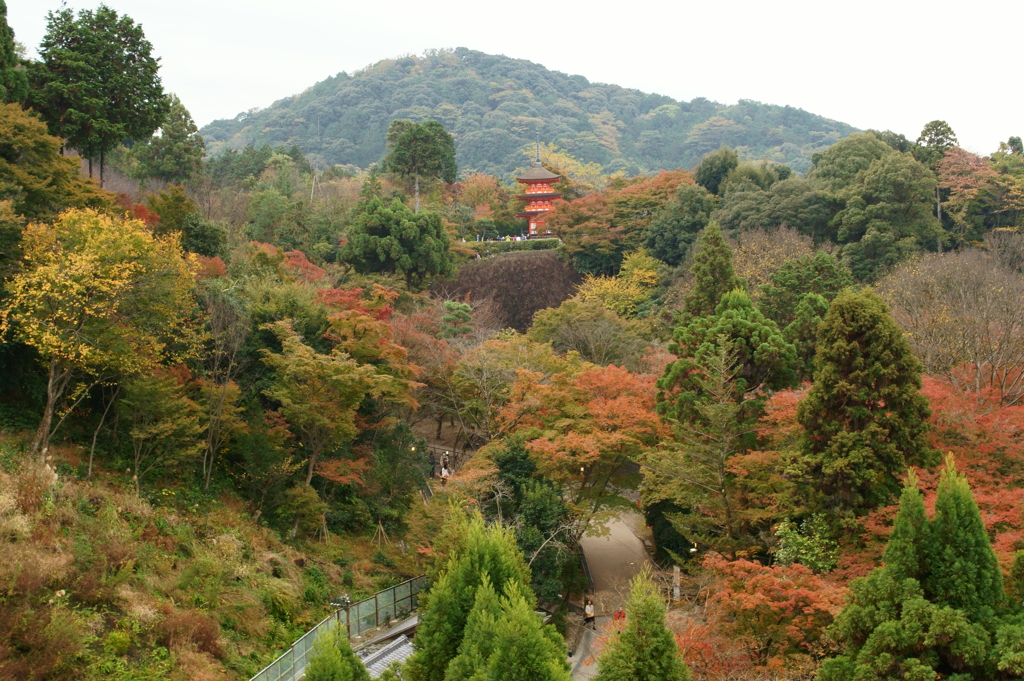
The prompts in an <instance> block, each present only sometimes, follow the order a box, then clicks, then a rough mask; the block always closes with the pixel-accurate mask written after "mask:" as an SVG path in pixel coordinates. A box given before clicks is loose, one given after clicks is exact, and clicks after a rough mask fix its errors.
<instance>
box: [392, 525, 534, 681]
mask: <svg viewBox="0 0 1024 681" xmlns="http://www.w3.org/2000/svg"><path fill="white" fill-rule="evenodd" d="M453 544H454V546H453V547H452V548H453V551H452V552H451V554H450V556H449V558H448V560H447V563H446V566H445V569H444V571H443V572H441V574H440V575H439V576H438V578H437V580H436V581H435V582H434V584H433V586H432V587H431V588H430V591H429V592H428V593H427V594H426V596H425V598H424V601H425V602H424V605H423V611H422V614H421V615H420V625H419V630H418V631H417V633H416V638H415V640H414V643H413V645H414V646H415V648H416V653H415V654H414V655H413V656H412V657H411V658H410V659H409V662H408V664H407V666H406V673H407V675H408V677H409V678H410V679H412V680H413V681H443V680H444V678H445V673H446V671H447V669H448V666H449V662H450V661H451V660H452V658H453V657H455V656H456V654H457V653H458V651H459V649H460V646H461V645H462V642H463V640H464V638H465V636H464V634H465V629H466V623H467V620H468V618H469V614H470V612H471V610H472V609H473V606H474V605H475V604H476V602H477V596H476V594H477V591H478V590H479V588H480V586H481V585H482V584H483V583H484V577H485V576H486V578H487V580H488V582H489V583H490V584H491V585H492V586H493V588H494V591H495V593H497V594H498V595H511V594H513V593H516V592H518V594H520V595H522V597H523V598H526V599H527V602H528V607H529V608H530V609H531V610H532V609H533V607H534V606H535V602H534V601H533V598H532V596H533V594H532V592H531V591H530V590H529V586H528V585H529V582H530V570H529V568H528V567H527V566H526V563H525V562H524V561H523V556H522V554H521V553H520V552H519V549H518V547H517V546H516V541H515V537H514V536H513V534H512V532H511V530H509V529H507V528H504V527H502V526H500V525H493V526H490V527H487V526H485V525H484V523H483V520H482V519H481V518H480V517H479V516H477V517H475V518H472V519H470V521H469V523H468V524H467V525H466V527H465V534H464V536H463V537H462V538H459V540H458V541H457V542H453ZM513 584H515V585H516V586H513Z"/></svg>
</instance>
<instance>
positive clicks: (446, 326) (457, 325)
mask: <svg viewBox="0 0 1024 681" xmlns="http://www.w3.org/2000/svg"><path fill="white" fill-rule="evenodd" d="M472 309H473V308H471V307H470V306H469V305H468V304H467V303H460V302H458V301H457V300H446V301H444V310H445V314H444V315H442V316H441V331H440V333H439V334H438V335H439V336H440V337H441V338H455V337H456V336H464V335H466V334H467V333H472V332H473V327H472V326H470V324H469V323H470V322H471V321H472V320H473V316H472V315H471V314H470V312H472Z"/></svg>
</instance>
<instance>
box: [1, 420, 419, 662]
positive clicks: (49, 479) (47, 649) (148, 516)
mask: <svg viewBox="0 0 1024 681" xmlns="http://www.w3.org/2000/svg"><path fill="white" fill-rule="evenodd" d="M0 440H3V442H4V446H5V447H12V448H14V449H15V450H17V449H18V445H17V444H16V443H14V442H13V441H11V440H8V439H6V438H3V437H2V436H0ZM51 455H52V456H53V457H54V460H55V461H57V462H58V464H59V467H60V468H61V469H62V470H64V469H67V470H71V469H72V468H71V467H68V466H67V465H66V463H65V462H66V460H70V461H75V460H76V459H77V458H78V456H80V453H79V452H78V451H77V449H76V448H74V447H69V446H65V445H60V446H56V447H53V448H51ZM21 461H25V454H24V452H19V457H18V460H17V461H14V462H12V463H10V464H5V465H6V466H7V468H6V470H4V471H0V549H2V550H0V678H37V679H94V678H101V677H102V678H106V679H112V680H117V681H128V680H129V679H131V680H132V681H136V680H138V679H153V680H154V681H156V679H172V680H175V681H185V679H188V680H189V681H194V680H196V679H218V678H219V679H224V678H248V677H249V676H251V675H252V674H253V673H255V672H256V671H258V670H259V669H260V668H261V667H262V666H263V665H264V664H266V663H267V662H269V661H270V659H271V658H273V657H275V656H276V655H278V654H279V653H280V652H281V651H282V650H283V649H284V648H286V647H287V646H288V645H289V644H290V643H291V642H292V641H293V640H295V639H296V638H298V636H300V635H301V634H302V633H304V632H305V631H306V630H307V629H308V628H309V627H310V626H312V625H313V624H315V623H316V622H317V621H319V620H320V619H321V618H322V617H323V616H324V615H326V613H327V612H328V610H329V606H328V604H327V598H328V595H329V594H333V593H334V592H335V591H338V592H341V591H347V592H349V593H352V594H353V595H354V596H356V597H358V595H360V594H368V593H371V592H373V591H375V590H377V589H378V588H381V587H382V586H384V585H386V584H389V583H393V582H394V580H395V579H401V578H402V576H405V575H409V574H415V573H416V572H417V568H416V567H415V565H414V562H415V559H414V558H412V557H410V556H407V555H404V554H402V553H401V552H399V551H397V550H395V549H393V548H389V547H384V548H382V549H378V548H377V547H376V546H375V545H372V544H371V543H370V542H369V540H368V539H351V540H347V541H346V542H342V541H341V540H339V539H337V538H332V540H331V541H330V542H328V543H327V544H323V543H316V544H312V545H309V547H308V549H309V550H308V551H307V550H305V548H306V547H305V545H302V547H289V546H285V545H283V544H282V543H281V542H280V540H279V539H278V538H277V537H276V536H275V535H274V534H273V533H272V532H271V531H268V530H267V529H265V528H262V527H259V526H257V525H254V524H253V523H251V522H250V521H249V520H248V519H247V518H246V517H245V516H244V515H242V514H241V512H240V511H239V510H236V509H239V508H242V507H243V505H242V504H241V503H240V502H237V501H233V500H231V499H230V498H226V499H225V501H226V502H227V503H225V502H222V501H207V502H206V504H205V506H204V507H203V508H202V509H201V510H200V509H194V508H191V505H178V503H177V502H176V501H175V499H176V498H177V497H178V496H188V495H184V494H182V495H178V494H173V495H159V494H157V495H155V497H156V499H155V500H154V502H149V501H146V500H145V499H143V498H140V497H138V496H137V495H136V494H135V493H134V491H133V490H131V488H130V486H129V487H127V488H122V487H121V486H120V485H117V484H112V483H113V481H112V480H110V478H109V477H108V474H107V473H105V472H103V471H98V472H97V475H98V477H99V479H98V480H96V481H94V482H85V481H80V480H77V479H75V478H74V476H73V475H70V474H69V475H57V474H55V473H53V472H52V471H50V470H48V469H39V468H38V467H37V466H36V465H34V463H31V464H30V463H28V462H26V463H25V464H24V465H22V463H20V462H21ZM40 471H42V472H40ZM364 545H365V546H364ZM371 547H372V549H373V550H376V551H378V552H380V551H383V552H384V553H385V554H387V562H388V563H390V564H392V565H394V566H395V568H394V570H392V569H388V568H385V567H383V566H382V565H379V564H375V563H371V561H370V560H369V557H370V556H371V555H372V554H373V550H371ZM341 556H344V557H345V559H344V560H341V559H340V557H341ZM361 557H362V558H365V560H361V559H360V558H361ZM335 560H338V562H339V563H351V564H352V565H350V566H349V567H347V568H342V567H341V566H340V565H339V564H336V563H335ZM396 573H398V575H399V576H397V577H396V576H395V574H396ZM314 587H315V588H314ZM222 669H223V670H224V671H221V670H222ZM225 671H226V672H227V676H225V673H224V672H225Z"/></svg>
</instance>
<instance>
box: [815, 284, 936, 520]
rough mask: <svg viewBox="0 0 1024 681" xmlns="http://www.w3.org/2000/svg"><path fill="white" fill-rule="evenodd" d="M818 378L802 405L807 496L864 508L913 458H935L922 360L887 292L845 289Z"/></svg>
mask: <svg viewBox="0 0 1024 681" xmlns="http://www.w3.org/2000/svg"><path fill="white" fill-rule="evenodd" d="M815 367H816V369H815V373H814V385H813V386H812V388H811V390H810V391H809V392H808V394H807V397H805V398H804V399H803V400H802V401H801V402H800V405H799V407H798V409H797V419H798V420H799V422H800V424H801V425H802V426H803V427H804V430H805V432H806V439H805V443H804V447H803V457H802V461H801V462H800V463H801V464H802V465H803V466H805V475H804V477H805V483H806V485H807V491H808V496H809V497H811V498H812V500H813V501H814V503H817V504H818V505H819V506H823V507H827V508H832V509H834V510H843V511H855V512H858V511H863V510H866V509H868V508H873V507H874V506H877V505H878V504H880V503H884V502H886V501H887V500H889V499H890V498H891V497H892V495H893V494H895V492H896V491H897V490H898V489H899V483H898V481H897V478H896V476H897V474H898V473H899V471H902V470H903V469H904V468H905V467H906V466H907V465H908V464H919V465H922V464H931V463H933V462H934V460H935V452H934V450H932V449H931V448H930V447H929V446H928V444H927V442H926V440H925V433H926V432H927V429H928V424H927V419H928V417H929V415H930V413H931V412H930V410H929V408H928V400H927V399H926V398H925V397H924V396H923V395H922V394H921V392H920V390H921V363H920V362H919V361H918V360H917V358H916V357H914V355H913V353H912V352H911V351H910V345H909V344H908V342H907V340H906V338H905V337H904V335H903V333H902V331H901V330H900V328H899V326H897V324H896V322H894V321H893V319H892V318H891V317H890V316H889V310H888V308H886V306H885V303H883V302H882V300H881V298H879V297H878V296H877V295H875V294H874V293H873V292H872V291H870V290H864V291H852V290H846V291H843V292H842V293H840V294H839V295H838V296H837V297H836V299H835V300H834V301H833V302H832V305H831V307H830V308H829V311H828V314H826V315H825V319H824V321H822V324H821V327H820V331H819V335H818V346H817V357H816V358H815Z"/></svg>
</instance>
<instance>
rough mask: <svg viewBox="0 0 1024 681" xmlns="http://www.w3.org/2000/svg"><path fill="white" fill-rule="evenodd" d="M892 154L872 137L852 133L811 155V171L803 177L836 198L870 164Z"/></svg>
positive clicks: (887, 146)
mask: <svg viewBox="0 0 1024 681" xmlns="http://www.w3.org/2000/svg"><path fill="white" fill-rule="evenodd" d="M892 153H893V150H892V148H891V147H890V146H889V145H888V144H886V143H885V142H883V141H882V140H880V139H878V138H877V137H875V136H874V135H873V134H871V133H868V132H865V133H854V134H852V135H850V136H849V137H846V138H844V139H841V140H839V141H838V142H836V143H835V144H833V145H832V146H830V147H829V148H828V149H826V150H825V151H822V152H818V153H816V154H814V156H813V160H814V168H813V169H811V172H810V173H808V175H807V176H808V178H809V179H811V180H812V181H813V182H814V183H815V184H816V185H817V186H818V187H820V188H822V189H823V190H825V191H827V192H829V193H830V194H832V195H835V196H838V195H840V194H841V193H842V192H843V190H844V189H845V188H846V187H848V186H850V185H852V184H854V182H855V181H856V179H857V175H858V174H859V173H860V172H862V171H865V170H867V169H868V166H870V165H871V163H872V162H873V161H876V160H878V159H880V158H883V157H885V156H888V155H889V154H892Z"/></svg>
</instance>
